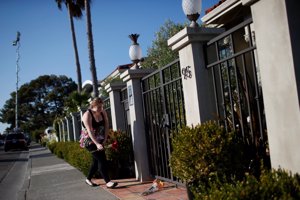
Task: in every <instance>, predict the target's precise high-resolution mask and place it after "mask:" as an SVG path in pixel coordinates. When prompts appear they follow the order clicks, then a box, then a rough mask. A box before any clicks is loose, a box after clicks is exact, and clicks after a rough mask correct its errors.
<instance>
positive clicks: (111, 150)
mask: <svg viewBox="0 0 300 200" xmlns="http://www.w3.org/2000/svg"><path fill="white" fill-rule="evenodd" d="M105 146H106V148H105V154H106V158H107V160H109V161H120V160H128V159H129V158H130V156H131V155H132V154H133V149H132V142H131V138H130V137H129V136H128V135H126V134H125V133H124V132H122V131H120V130H118V131H113V130H109V135H108V138H107V141H106V144H105Z"/></svg>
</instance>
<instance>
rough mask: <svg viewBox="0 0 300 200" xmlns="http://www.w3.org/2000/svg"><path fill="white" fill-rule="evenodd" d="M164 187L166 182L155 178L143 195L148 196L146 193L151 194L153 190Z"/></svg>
mask: <svg viewBox="0 0 300 200" xmlns="http://www.w3.org/2000/svg"><path fill="white" fill-rule="evenodd" d="M163 187H164V182H162V181H161V180H159V179H155V180H154V181H153V183H152V185H151V186H150V187H149V188H148V189H147V190H145V191H144V192H143V193H142V195H143V196H146V195H149V194H151V193H153V192H156V191H158V190H161V189H162V188H163Z"/></svg>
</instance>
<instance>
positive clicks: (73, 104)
mask: <svg viewBox="0 0 300 200" xmlns="http://www.w3.org/2000/svg"><path fill="white" fill-rule="evenodd" d="M89 98H90V95H88V94H86V93H79V92H77V91H74V92H72V93H71V94H70V95H69V97H68V98H67V99H66V101H65V107H66V109H67V112H69V113H71V112H78V107H80V108H82V107H87V105H88V104H89V102H88V100H89Z"/></svg>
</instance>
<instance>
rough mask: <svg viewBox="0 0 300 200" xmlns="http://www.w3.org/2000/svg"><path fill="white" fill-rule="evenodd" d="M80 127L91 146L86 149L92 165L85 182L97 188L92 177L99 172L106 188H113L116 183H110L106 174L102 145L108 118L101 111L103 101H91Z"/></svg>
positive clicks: (97, 99)
mask: <svg viewBox="0 0 300 200" xmlns="http://www.w3.org/2000/svg"><path fill="white" fill-rule="evenodd" d="M82 126H83V127H84V128H85V131H86V132H87V133H88V136H89V138H90V139H91V144H90V145H89V146H88V147H87V149H88V150H89V151H90V152H91V154H92V158H93V160H92V164H91V167H90V170H89V173H88V175H87V178H86V180H85V182H86V183H87V184H88V185H90V186H92V187H93V186H98V185H97V184H95V183H93V182H92V177H93V175H94V174H95V173H96V172H97V169H98V170H99V173H100V174H101V176H102V178H103V179H104V181H105V182H106V187H108V188H113V187H116V186H117V185H118V183H117V182H112V181H111V180H110V178H109V176H108V172H107V166H106V165H107V161H106V155H105V150H104V144H105V142H106V139H107V135H108V126H109V124H108V117H107V113H106V111H105V110H103V101H102V99H100V98H95V99H93V100H92V101H91V103H90V107H89V109H88V110H87V111H86V112H85V113H84V114H83V116H82Z"/></svg>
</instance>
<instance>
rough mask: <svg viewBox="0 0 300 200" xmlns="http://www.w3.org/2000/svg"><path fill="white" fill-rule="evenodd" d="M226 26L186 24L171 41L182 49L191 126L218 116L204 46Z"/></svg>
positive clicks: (180, 51)
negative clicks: (209, 26) (194, 26)
mask: <svg viewBox="0 0 300 200" xmlns="http://www.w3.org/2000/svg"><path fill="white" fill-rule="evenodd" d="M222 32H223V29H215V28H200V27H198V28H192V27H186V28H184V29H183V30H181V31H180V32H178V33H177V34H176V35H174V36H173V37H172V38H170V39H169V40H168V46H170V47H171V48H172V50H174V51H178V52H179V59H180V67H181V72H182V73H181V77H182V86H183V94H184V102H185V111H186V121H187V125H189V126H191V125H197V124H201V123H203V122H205V121H207V120H212V119H215V116H216V105H215V100H214V93H213V91H214V90H213V81H212V74H211V71H210V70H207V69H206V64H205V54H204V51H203V50H204V45H205V44H206V43H207V42H208V41H209V40H210V39H212V38H214V37H216V36H217V35H219V34H220V33H222Z"/></svg>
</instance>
